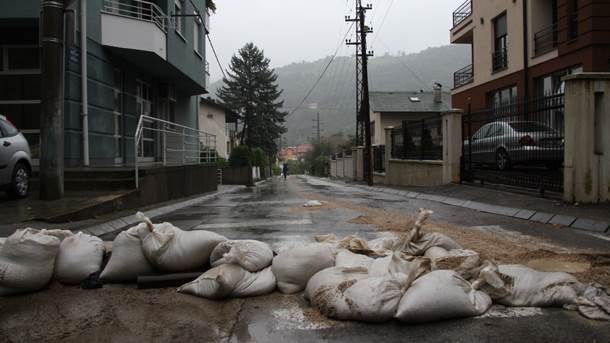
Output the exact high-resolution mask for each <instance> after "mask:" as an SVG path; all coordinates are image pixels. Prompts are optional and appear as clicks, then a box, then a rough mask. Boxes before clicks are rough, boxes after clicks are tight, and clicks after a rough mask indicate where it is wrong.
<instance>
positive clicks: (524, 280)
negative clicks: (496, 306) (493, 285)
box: [497, 264, 581, 307]
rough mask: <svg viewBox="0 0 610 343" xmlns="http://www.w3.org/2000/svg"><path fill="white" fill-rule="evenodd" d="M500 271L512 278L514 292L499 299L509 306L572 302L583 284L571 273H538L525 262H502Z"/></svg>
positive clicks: (535, 305)
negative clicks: (504, 263)
mask: <svg viewBox="0 0 610 343" xmlns="http://www.w3.org/2000/svg"><path fill="white" fill-rule="evenodd" d="M498 268H499V269H500V273H502V274H505V275H508V276H510V277H512V278H513V285H512V291H511V294H510V295H508V296H506V297H503V298H500V299H497V302H499V303H500V304H503V305H508V306H532V307H547V306H558V307H561V306H564V305H566V304H573V303H575V302H576V298H577V297H578V288H580V287H581V284H580V283H579V282H578V280H577V279H576V278H575V277H573V276H572V275H570V274H568V273H562V272H539V271H537V270H534V269H531V268H528V267H526V266H523V265H517V264H513V265H500V266H498Z"/></svg>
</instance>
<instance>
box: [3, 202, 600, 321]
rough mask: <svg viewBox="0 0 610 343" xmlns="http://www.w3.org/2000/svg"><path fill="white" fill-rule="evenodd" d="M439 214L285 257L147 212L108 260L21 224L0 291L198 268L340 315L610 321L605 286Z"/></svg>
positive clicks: (9, 247)
mask: <svg viewBox="0 0 610 343" xmlns="http://www.w3.org/2000/svg"><path fill="white" fill-rule="evenodd" d="M431 215H432V211H429V210H425V209H420V213H419V215H418V218H417V220H416V222H415V223H414V225H413V227H410V228H405V230H404V231H400V232H397V233H393V234H389V235H386V236H383V237H380V238H377V239H374V240H369V241H366V240H364V239H362V238H360V237H358V236H355V235H350V236H347V237H344V238H342V239H339V238H337V237H336V236H335V235H320V236H315V237H314V238H315V241H316V242H314V243H307V244H301V245H299V246H297V247H294V248H291V249H287V250H285V251H281V252H279V254H277V255H276V254H275V252H274V251H273V250H272V249H271V247H270V246H269V245H268V244H266V243H263V242H260V241H255V240H228V239H227V238H226V237H224V236H221V235H218V234H216V233H214V232H210V231H202V230H197V231H183V230H181V229H179V228H177V227H175V226H174V225H172V224H170V223H159V224H153V223H152V222H151V221H150V220H149V219H148V218H146V217H145V216H144V215H143V214H142V213H138V214H137V216H138V218H139V219H140V220H141V221H142V222H141V223H140V224H139V225H137V226H135V227H132V228H130V229H129V230H127V231H124V232H121V233H120V234H119V235H118V236H117V237H116V238H115V240H114V242H113V244H112V252H111V253H110V258H109V260H108V261H107V263H104V262H103V261H104V260H105V259H104V250H105V249H104V244H103V242H102V241H101V240H100V239H99V238H97V237H93V236H91V235H87V234H84V233H77V234H74V233H72V232H70V231H67V230H35V229H29V228H28V229H23V230H17V231H16V232H15V233H14V234H13V235H11V236H9V237H8V238H6V239H2V240H1V243H2V244H0V296H10V295H14V294H21V293H27V292H33V291H38V290H41V289H44V288H45V287H46V286H47V285H48V284H49V283H50V282H51V281H52V280H56V281H58V282H60V283H62V284H66V285H74V284H81V286H82V287H83V288H97V287H96V285H100V286H101V282H106V283H113V282H116V283H133V282H137V281H138V280H143V279H146V280H148V282H150V283H152V284H157V285H159V284H161V285H166V284H171V281H172V280H171V279H172V277H171V276H172V275H176V278H175V280H179V281H184V280H185V278H186V279H188V277H192V278H194V280H192V281H189V282H186V283H185V284H183V285H181V286H180V287H178V289H177V291H178V292H179V293H185V294H190V295H194V296H198V297H202V298H207V299H214V300H219V299H225V298H244V297H253V296H260V295H265V294H269V293H272V292H274V291H275V290H276V289H277V290H278V291H280V292H281V293H284V294H294V293H299V292H302V291H304V297H305V299H307V300H308V301H309V302H310V304H311V305H312V306H313V307H315V308H316V309H317V310H319V311H320V313H322V314H323V315H325V316H327V317H328V318H332V319H338V320H356V321H365V322H385V321H389V320H393V319H398V320H400V321H403V322H406V323H423V322H432V321H438V320H445V319H453V318H464V317H473V316H479V315H482V314H484V313H485V312H487V310H488V309H489V308H490V307H491V305H492V304H493V303H497V304H502V305H505V306H519V307H563V308H565V309H567V310H574V311H578V312H579V313H580V314H582V315H583V316H584V317H586V318H590V319H595V320H605V321H609V320H610V296H609V294H608V293H607V291H606V290H605V289H604V288H603V287H602V286H601V285H598V284H583V283H581V282H579V281H578V280H577V279H576V278H575V277H573V276H572V275H570V274H567V273H559V272H540V271H536V270H533V269H531V268H528V267H526V266H523V265H497V264H495V263H494V262H492V261H487V260H482V259H481V257H480V256H479V254H478V253H477V252H476V251H473V250H465V249H463V248H462V247H461V246H460V245H459V244H458V243H457V242H455V241H454V240H453V239H451V238H450V237H448V236H446V235H443V234H440V233H436V232H428V233H423V232H421V231H422V230H421V229H422V226H423V224H424V223H425V222H426V220H427V219H428V218H429V217H430V216H431ZM106 255H107V254H106ZM106 257H107V256H106ZM106 260H107V259H106ZM197 271H198V272H197ZM193 272H195V273H193ZM98 283H99V284H98ZM91 285H94V286H91Z"/></svg>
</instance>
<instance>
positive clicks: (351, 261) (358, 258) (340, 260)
mask: <svg viewBox="0 0 610 343" xmlns="http://www.w3.org/2000/svg"><path fill="white" fill-rule="evenodd" d="M373 261H374V259H373V258H371V257H368V256H365V255H361V254H354V253H353V252H351V251H349V250H347V249H341V250H339V252H338V253H337V257H336V258H335V266H336V267H345V268H358V267H362V268H367V269H368V268H369V267H370V266H371V263H373Z"/></svg>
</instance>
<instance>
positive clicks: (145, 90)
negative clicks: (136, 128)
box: [136, 80, 155, 162]
mask: <svg viewBox="0 0 610 343" xmlns="http://www.w3.org/2000/svg"><path fill="white" fill-rule="evenodd" d="M152 104H153V95H152V88H151V87H150V85H149V84H147V83H145V82H143V81H141V80H136V111H137V113H138V115H139V116H147V117H152ZM143 127H144V130H143V133H142V142H141V143H140V147H139V149H140V153H139V156H140V160H141V161H144V162H154V161H155V131H154V130H155V123H153V122H150V121H146V120H145V121H144V123H143Z"/></svg>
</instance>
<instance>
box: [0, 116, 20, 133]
mask: <svg viewBox="0 0 610 343" xmlns="http://www.w3.org/2000/svg"><path fill="white" fill-rule="evenodd" d="M0 130H1V131H2V134H3V136H5V137H12V136H15V135H16V134H18V133H19V130H17V129H16V128H15V127H14V126H13V125H12V124H11V123H10V122H8V121H6V120H3V119H0Z"/></svg>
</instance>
